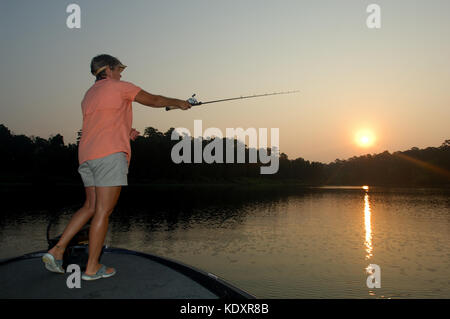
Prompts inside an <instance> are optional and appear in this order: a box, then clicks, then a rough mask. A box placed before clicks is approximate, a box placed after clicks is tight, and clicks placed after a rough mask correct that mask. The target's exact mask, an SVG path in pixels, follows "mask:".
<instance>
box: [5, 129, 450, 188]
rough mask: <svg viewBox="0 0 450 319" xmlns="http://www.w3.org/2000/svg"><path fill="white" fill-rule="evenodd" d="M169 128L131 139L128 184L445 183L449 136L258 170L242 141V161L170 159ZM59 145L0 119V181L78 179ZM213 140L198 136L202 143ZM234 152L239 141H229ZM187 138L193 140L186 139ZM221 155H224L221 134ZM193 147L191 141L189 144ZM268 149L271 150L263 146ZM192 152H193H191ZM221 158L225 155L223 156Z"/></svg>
mask: <svg viewBox="0 0 450 319" xmlns="http://www.w3.org/2000/svg"><path fill="white" fill-rule="evenodd" d="M173 130H174V128H170V129H169V130H168V131H167V132H165V133H163V132H160V131H158V130H157V129H155V128H152V127H147V128H146V129H145V131H144V134H143V135H142V136H139V137H138V138H136V140H135V141H131V150H132V156H131V163H130V168H129V174H128V178H129V184H132V183H153V182H155V181H157V182H182V183H184V182H186V183H187V182H205V183H208V182H227V181H228V182H230V181H231V182H233V181H237V180H240V181H251V182H256V183H258V182H271V181H277V182H286V183H288V182H289V183H291V182H293V183H299V184H304V185H373V186H375V185H383V186H436V187H448V186H450V140H446V141H444V143H442V145H441V146H439V147H428V148H425V149H419V148H416V147H414V148H412V149H410V150H407V151H401V152H400V151H399V152H394V153H389V152H388V151H385V152H383V153H380V154H367V155H363V156H355V157H352V158H349V159H347V160H340V159H336V160H335V161H334V162H332V163H328V164H325V163H320V162H310V161H308V160H305V159H303V158H301V157H300V158H297V159H293V160H291V159H289V158H288V156H287V155H286V154H285V153H281V154H279V170H278V172H277V173H276V174H273V175H261V174H260V167H261V166H263V165H267V164H262V163H261V162H259V161H258V162H257V163H248V158H249V157H248V156H249V152H250V149H249V148H248V147H247V146H245V154H246V159H247V160H246V163H237V161H236V160H235V161H234V163H212V164H207V163H204V162H203V163H193V161H191V163H180V164H175V163H174V162H173V161H172V159H171V150H172V148H173V146H174V145H175V144H176V143H178V142H179V141H177V140H172V139H171V136H172V132H173ZM80 137H81V132H80V131H79V132H78V139H77V143H75V144H68V145H65V144H64V138H63V136H62V135H60V134H56V135H52V136H50V137H49V138H48V139H43V138H41V137H37V136H30V137H28V136H25V135H15V134H13V133H11V131H10V130H9V129H8V128H7V127H6V126H5V125H3V124H0V176H1V178H0V182H3V183H29V182H31V183H36V184H37V185H42V184H45V183H58V182H75V183H77V182H79V183H81V178H80V176H79V174H78V171H77V169H78V143H79V140H80ZM211 141H212V140H206V139H203V140H202V141H201V143H202V146H203V148H204V147H205V146H206V145H207V144H208V143H211ZM232 142H233V145H234V156H235V157H236V154H237V148H238V147H239V143H240V142H239V141H237V140H236V139H235V140H233V141H232ZM191 143H192V144H193V143H194V139H193V138H191ZM222 143H223V145H224V147H223V150H224V154H223V156H224V159H225V156H226V147H225V144H226V143H227V141H226V138H223V139H222ZM192 149H193V146H192ZM268 151H269V153H270V149H269V150H268ZM192 156H193V154H192ZM224 162H225V160H224Z"/></svg>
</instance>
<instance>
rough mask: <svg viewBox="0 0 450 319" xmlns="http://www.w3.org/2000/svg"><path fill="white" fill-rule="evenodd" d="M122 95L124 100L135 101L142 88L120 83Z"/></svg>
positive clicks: (124, 82)
mask: <svg viewBox="0 0 450 319" xmlns="http://www.w3.org/2000/svg"><path fill="white" fill-rule="evenodd" d="M119 83H120V85H119V87H120V94H121V95H122V97H123V99H124V100H129V101H133V100H134V98H135V97H136V95H137V94H138V93H139V91H140V90H141V88H140V87H139V86H137V85H134V84H133V83H131V82H126V81H119Z"/></svg>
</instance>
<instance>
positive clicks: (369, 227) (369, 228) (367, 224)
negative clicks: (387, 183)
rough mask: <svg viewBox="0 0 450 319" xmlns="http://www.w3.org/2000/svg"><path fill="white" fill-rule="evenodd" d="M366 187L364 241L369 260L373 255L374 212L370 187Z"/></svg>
mask: <svg viewBox="0 0 450 319" xmlns="http://www.w3.org/2000/svg"><path fill="white" fill-rule="evenodd" d="M366 187H367V186H366ZM363 188H364V187H363ZM364 189H365V190H366V194H365V195H364V226H365V228H366V240H365V242H364V245H365V247H366V260H367V259H370V258H371V257H372V256H373V254H372V251H373V245H372V225H371V222H370V220H371V215H372V213H371V211H370V202H369V192H368V190H369V187H367V188H364Z"/></svg>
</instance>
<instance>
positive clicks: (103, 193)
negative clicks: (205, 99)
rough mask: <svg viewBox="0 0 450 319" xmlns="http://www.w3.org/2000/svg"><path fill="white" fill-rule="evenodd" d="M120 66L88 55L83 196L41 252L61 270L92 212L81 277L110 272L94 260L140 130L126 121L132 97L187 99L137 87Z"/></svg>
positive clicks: (163, 102) (157, 103) (159, 101)
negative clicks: (92, 78)
mask: <svg viewBox="0 0 450 319" xmlns="http://www.w3.org/2000/svg"><path fill="white" fill-rule="evenodd" d="M125 68H126V66H125V65H123V64H122V63H121V62H120V61H119V60H118V59H117V58H115V57H113V56H110V55H107V54H102V55H98V56H96V57H94V58H93V59H92V61H91V73H92V74H93V75H94V76H95V77H96V81H95V84H94V85H92V87H91V88H89V89H88V91H87V92H86V94H85V96H84V98H83V101H82V102H81V109H82V113H83V128H82V136H81V140H80V144H79V149H78V160H79V164H80V166H79V168H78V172H79V173H80V175H81V178H82V180H83V184H84V186H85V190H86V201H85V203H84V205H83V207H81V208H80V209H79V210H78V211H77V212H76V213H75V214H74V215H73V217H72V219H71V220H70V222H69V224H68V225H67V227H66V228H65V230H64V233H63V234H62V236H61V238H60V240H59V242H58V243H57V244H56V245H55V246H54V247H53V248H52V249H50V250H49V251H48V253H47V254H45V255H44V256H43V257H42V260H43V262H44V263H45V267H46V268H47V269H48V270H50V271H53V272H58V273H64V269H63V268H62V259H63V254H64V250H65V249H66V247H67V245H68V243H69V242H70V240H71V239H72V238H73V236H75V234H77V233H78V231H79V230H80V229H81V228H82V227H83V226H84V225H85V224H86V223H87V222H88V221H89V220H90V219H91V218H92V221H91V225H90V230H89V260H88V263H87V266H86V271H85V273H83V275H82V279H84V280H95V279H100V278H107V277H111V276H113V275H114V274H115V273H116V270H115V269H114V268H110V267H106V266H105V265H101V264H100V263H99V260H98V259H99V256H100V253H101V250H102V247H103V244H104V241H105V237H106V233H107V230H108V219H109V215H110V214H111V213H112V211H113V210H114V207H115V205H116V203H117V200H118V199H119V195H120V190H121V188H122V186H126V185H127V184H128V183H127V174H128V167H129V165H130V158H131V148H130V139H132V140H134V139H135V138H136V137H137V136H138V135H139V134H140V133H139V132H138V131H136V130H135V129H134V128H132V127H131V123H132V115H133V114H132V107H131V103H132V102H133V101H136V102H139V103H140V104H142V105H146V106H151V107H165V106H174V107H178V108H180V109H182V110H187V109H189V108H190V107H191V105H190V104H189V103H188V102H187V101H183V100H178V99H171V98H166V97H164V96H159V95H152V94H150V93H148V92H146V91H144V90H142V89H141V88H140V87H138V86H136V85H134V84H132V83H130V82H125V81H120V78H121V77H122V76H121V72H122V71H123V70H124V69H125Z"/></svg>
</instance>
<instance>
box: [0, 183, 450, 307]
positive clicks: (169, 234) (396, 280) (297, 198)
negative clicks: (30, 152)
mask: <svg viewBox="0 0 450 319" xmlns="http://www.w3.org/2000/svg"><path fill="white" fill-rule="evenodd" d="M222 193H223V194H222V195H221V196H216V197H214V196H209V195H207V194H205V196H204V198H203V199H205V200H202V197H201V196H200V198H197V199H195V200H192V199H191V200H187V197H184V198H182V199H181V200H179V198H177V197H175V198H172V200H171V201H164V202H163V203H161V202H158V200H157V196H156V197H155V196H153V197H152V195H151V194H150V193H149V194H147V198H145V192H144V196H142V193H141V194H140V195H139V200H138V199H136V198H132V197H131V192H129V193H123V194H122V195H123V196H122V197H123V198H124V199H123V200H122V197H121V202H120V204H119V206H118V207H117V209H116V211H115V212H114V213H113V215H112V216H111V218H110V228H109V232H108V235H107V238H106V244H107V245H108V246H112V247H121V248H127V249H132V250H137V251H142V252H148V253H154V254H158V255H162V256H166V257H169V258H172V259H176V260H179V261H182V262H184V263H187V264H190V265H192V266H195V267H198V268H200V269H203V270H207V271H209V272H212V273H214V274H216V275H218V276H221V277H223V278H224V279H225V280H227V281H229V282H230V283H232V284H234V285H236V286H238V287H240V288H242V289H244V290H246V291H248V292H250V293H252V294H254V295H255V296H257V297H259V298H450V249H449V247H450V199H449V198H450V197H449V194H450V192H449V190H430V189H418V190H405V189H403V190H402V189H381V188H378V189H377V188H370V189H369V190H368V191H366V190H364V189H361V187H354V188H352V187H343V188H322V189H308V190H299V191H295V192H289V193H287V194H283V193H279V192H278V193H277V194H275V195H274V194H273V193H272V192H269V193H261V194H258V193H256V194H255V193H254V192H253V193H251V194H250V193H249V194H247V193H245V192H238V193H236V194H235V193H226V192H222ZM216 195H217V194H216ZM136 196H137V195H136ZM176 199H178V200H176ZM3 200H7V196H6V195H5V193H3ZM159 200H161V199H159ZM78 207H79V205H78V204H76V203H75V204H74V203H73V202H71V203H70V204H68V205H66V206H65V207H60V208H58V212H57V214H59V218H58V219H57V221H56V223H55V225H54V227H53V229H52V233H53V235H56V234H58V233H60V232H62V230H63V229H64V226H65V224H66V223H67V221H68V220H69V219H70V217H71V215H72V214H73V212H74V211H75V210H76V209H77V208H78ZM54 216H55V213H52V212H49V211H48V210H46V209H42V210H36V209H24V208H22V209H20V208H17V207H16V206H14V207H13V208H11V207H9V208H6V209H4V211H3V212H2V215H1V216H0V258H7V257H12V256H17V255H21V254H24V253H28V252H32V251H37V250H42V249H45V248H46V246H47V244H46V239H45V231H46V227H47V224H48V222H49V220H50V219H51V218H53V217H54ZM369 264H377V265H379V266H380V267H381V288H378V289H377V288H373V289H369V288H367V285H366V280H367V276H368V274H367V273H366V270H365V269H366V267H367V266H368V265H369ZM111 266H114V265H111ZM118 271H120V269H119V270H118Z"/></svg>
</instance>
